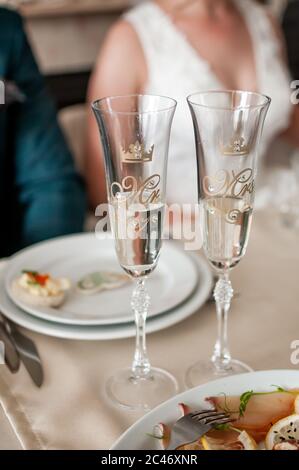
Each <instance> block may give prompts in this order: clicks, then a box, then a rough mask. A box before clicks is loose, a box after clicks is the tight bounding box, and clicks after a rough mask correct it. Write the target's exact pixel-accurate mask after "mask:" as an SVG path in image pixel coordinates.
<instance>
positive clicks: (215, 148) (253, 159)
mask: <svg viewBox="0 0 299 470" xmlns="http://www.w3.org/2000/svg"><path fill="white" fill-rule="evenodd" d="M187 100H188V104H189V107H190V111H191V115H192V119H193V125H194V133H195V142H196V154H197V169H198V192H199V201H200V203H201V206H202V209H203V215H204V216H203V224H204V227H203V229H204V251H205V254H206V256H207V258H208V260H209V262H210V264H211V265H212V267H213V268H214V270H215V272H216V273H217V275H218V277H219V280H218V282H217V284H216V287H215V290H214V298H215V301H216V310H217V319H218V338H217V341H216V344H215V347H214V353H213V355H212V357H211V358H210V359H205V358H204V359H202V360H200V361H199V362H197V363H196V364H195V365H193V366H192V367H190V368H189V370H188V371H187V376H186V382H187V385H188V386H190V387H192V386H196V385H198V384H200V383H204V382H207V381H209V380H213V379H215V378H217V377H219V376H220V377H221V376H225V375H232V374H238V373H241V372H248V371H250V370H252V369H251V368H250V367H249V366H247V365H246V364H244V363H243V362H240V361H238V360H235V359H232V358H231V354H230V351H229V347H228V340H227V320H228V312H229V309H230V304H231V300H232V297H233V289H232V285H231V282H230V279H229V274H230V270H231V269H233V268H234V267H235V266H236V265H237V264H238V263H239V262H240V260H241V258H242V257H243V256H244V255H245V252H246V248H247V244H248V239H249V233H250V227H251V221H252V211H253V203H254V193H255V180H256V171H257V160H258V148H259V141H260V137H261V134H262V129H263V124H264V120H265V117H266V114H267V110H268V107H269V105H270V101H271V100H270V99H269V98H268V97H267V96H264V95H260V94H259V93H251V92H246V91H210V92H202V93H197V94H195V95H191V96H189V97H188V99H187Z"/></svg>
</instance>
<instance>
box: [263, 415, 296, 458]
mask: <svg viewBox="0 0 299 470" xmlns="http://www.w3.org/2000/svg"><path fill="white" fill-rule="evenodd" d="M265 443H266V449H267V450H299V415H298V414H294V415H291V416H287V417H286V418H283V419H281V420H279V421H278V422H277V423H275V424H274V425H273V426H272V427H271V428H270V430H269V432H268V434H267V436H266V440H265Z"/></svg>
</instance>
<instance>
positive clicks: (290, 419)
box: [111, 370, 299, 451]
mask: <svg viewBox="0 0 299 470" xmlns="http://www.w3.org/2000/svg"><path fill="white" fill-rule="evenodd" d="M202 410H217V411H219V412H223V413H226V414H228V415H229V416H230V417H231V421H230V422H229V423H226V424H225V425H218V426H217V425H215V427H214V428H213V429H212V430H211V431H209V432H208V433H207V434H204V435H202V436H201V437H199V438H198V439H196V440H195V441H193V442H185V443H182V445H181V446H180V447H178V449H180V450H192V451H204V450H263V449H267V450H299V371H296V370H270V371H258V372H249V373H247V374H241V375H234V376H231V377H225V378H221V379H218V380H215V381H213V382H209V383H207V384H204V385H200V386H199V387H196V388H193V389H191V390H187V391H185V392H183V393H181V394H180V395H177V396H175V397H173V398H171V399H170V400H168V401H167V402H165V403H163V404H162V405H160V406H159V407H157V408H155V409H154V410H152V411H151V412H149V413H148V414H146V415H145V416H144V417H142V418H141V419H140V420H139V421H137V422H136V423H135V424H134V425H133V426H131V427H130V428H129V429H128V430H127V431H126V432H125V433H124V434H123V435H122V436H121V437H120V438H119V439H118V441H117V442H116V443H115V444H114V445H113V447H112V448H111V450H141V449H144V450H163V449H167V447H168V444H169V440H170V437H171V432H172V428H173V427H174V425H175V423H176V421H177V420H178V419H180V418H181V417H182V416H183V415H184V414H187V413H193V412H199V411H202Z"/></svg>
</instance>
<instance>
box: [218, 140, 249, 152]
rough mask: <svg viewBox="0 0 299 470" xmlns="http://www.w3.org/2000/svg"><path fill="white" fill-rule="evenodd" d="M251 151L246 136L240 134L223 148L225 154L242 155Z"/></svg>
mask: <svg viewBox="0 0 299 470" xmlns="http://www.w3.org/2000/svg"><path fill="white" fill-rule="evenodd" d="M249 152H250V148H249V146H248V145H246V144H245V139H244V137H238V136H236V137H235V138H234V139H233V140H232V142H231V143H230V144H229V145H227V146H224V147H223V148H222V153H223V155H232V156H240V155H248V153H249Z"/></svg>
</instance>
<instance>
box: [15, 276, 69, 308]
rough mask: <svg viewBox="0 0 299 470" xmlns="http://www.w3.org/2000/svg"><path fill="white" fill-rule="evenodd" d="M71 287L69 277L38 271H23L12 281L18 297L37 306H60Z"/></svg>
mask: <svg viewBox="0 0 299 470" xmlns="http://www.w3.org/2000/svg"><path fill="white" fill-rule="evenodd" d="M70 287H71V282H70V281H69V279H65V278H53V277H52V276H51V275H50V274H44V273H39V272H38V271H29V270H24V271H22V274H21V276H19V277H18V278H16V279H15V280H14V281H13V283H12V289H13V292H14V294H15V295H16V297H18V298H19V299H20V300H21V301H22V302H25V303H26V304H29V305H34V306H37V307H59V306H60V305H61V304H62V303H63V302H64V300H65V296H66V291H67V290H69V289H70Z"/></svg>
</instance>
